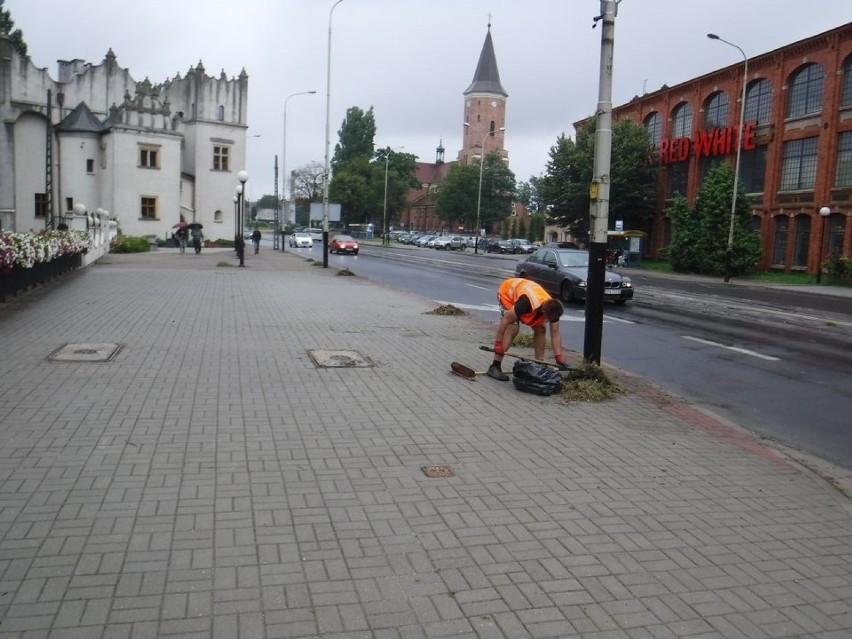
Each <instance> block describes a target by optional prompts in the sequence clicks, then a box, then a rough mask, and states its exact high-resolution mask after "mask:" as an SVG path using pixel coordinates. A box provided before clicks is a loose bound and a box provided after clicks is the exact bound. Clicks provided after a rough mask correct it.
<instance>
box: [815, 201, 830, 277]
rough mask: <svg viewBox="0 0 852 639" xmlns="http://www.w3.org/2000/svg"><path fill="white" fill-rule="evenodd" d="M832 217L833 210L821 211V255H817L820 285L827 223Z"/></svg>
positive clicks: (823, 208) (825, 207)
mask: <svg viewBox="0 0 852 639" xmlns="http://www.w3.org/2000/svg"><path fill="white" fill-rule="evenodd" d="M829 215H831V209H830V208H828V207H827V206H823V207H822V208H821V209H820V210H819V217H820V226H819V253H817V276H816V283H817V284H819V283H820V281H821V280H822V251H823V248H824V247H825V223H826V221H827V220H828V216H829Z"/></svg>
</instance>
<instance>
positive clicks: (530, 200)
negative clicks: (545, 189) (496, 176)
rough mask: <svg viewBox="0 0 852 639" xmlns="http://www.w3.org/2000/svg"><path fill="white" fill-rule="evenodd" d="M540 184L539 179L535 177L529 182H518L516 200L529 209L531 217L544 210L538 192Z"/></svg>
mask: <svg viewBox="0 0 852 639" xmlns="http://www.w3.org/2000/svg"><path fill="white" fill-rule="evenodd" d="M538 182H539V178H537V177H535V176H533V177H531V178H530V179H529V181H527V182H518V186H517V188H516V189H515V198H516V199H517V200H518V202H520V203H521V204H523V205H524V206H525V207H527V211H529V212H530V215H532V214H533V213H538V212H539V211H543V210H544V205H543V203H542V201H541V196H540V194H539V192H538Z"/></svg>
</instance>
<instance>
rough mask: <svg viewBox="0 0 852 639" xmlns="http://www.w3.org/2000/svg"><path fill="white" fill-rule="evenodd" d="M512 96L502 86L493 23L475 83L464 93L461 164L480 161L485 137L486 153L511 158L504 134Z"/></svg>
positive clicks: (474, 79) (483, 49) (486, 38)
mask: <svg viewBox="0 0 852 639" xmlns="http://www.w3.org/2000/svg"><path fill="white" fill-rule="evenodd" d="M507 97H509V94H508V93H506V91H505V89H503V85H502V84H500V72H499V71H498V70H497V57H496V56H495V55H494V43H493V42H492V41H491V22H489V23H488V33H487V34H486V35H485V43H484V44H483V45H482V52H481V53H480V54H479V64H477V65H476V72H475V73H474V74H473V82H471V83H470V86H469V87H468V88H467V89H465V91H464V120H463V122H464V123H465V124H464V125H463V126H462V129H463V130H462V140H463V143H462V149H461V151H459V161H460V162H464V163H465V164H469V163H471V162H479V157H480V154H481V153H482V144H483V138H484V139H485V153H486V154H487V153H493V152H494V151H499V152H500V154H501V156H502V157H503V158H504V159H505V158H507V157H508V153H506V151H505V149H504V148H503V131H500V129H501V128H503V127H505V126H506V98H507Z"/></svg>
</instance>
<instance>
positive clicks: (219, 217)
mask: <svg viewBox="0 0 852 639" xmlns="http://www.w3.org/2000/svg"><path fill="white" fill-rule="evenodd" d="M213 221H214V222H221V221H222V211H221V210H219V209H216V210H215V211H214V212H213Z"/></svg>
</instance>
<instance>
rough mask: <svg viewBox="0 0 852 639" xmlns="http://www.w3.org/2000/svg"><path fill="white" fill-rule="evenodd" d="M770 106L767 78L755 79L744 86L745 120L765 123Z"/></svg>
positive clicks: (767, 119)
mask: <svg viewBox="0 0 852 639" xmlns="http://www.w3.org/2000/svg"><path fill="white" fill-rule="evenodd" d="M771 108H772V85H771V84H769V80H755V81H754V82H752V83H751V84H749V85H748V86H747V87H746V103H745V121H746V122H757V123H758V124H766V123H768V122H769V115H770V110H771Z"/></svg>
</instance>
